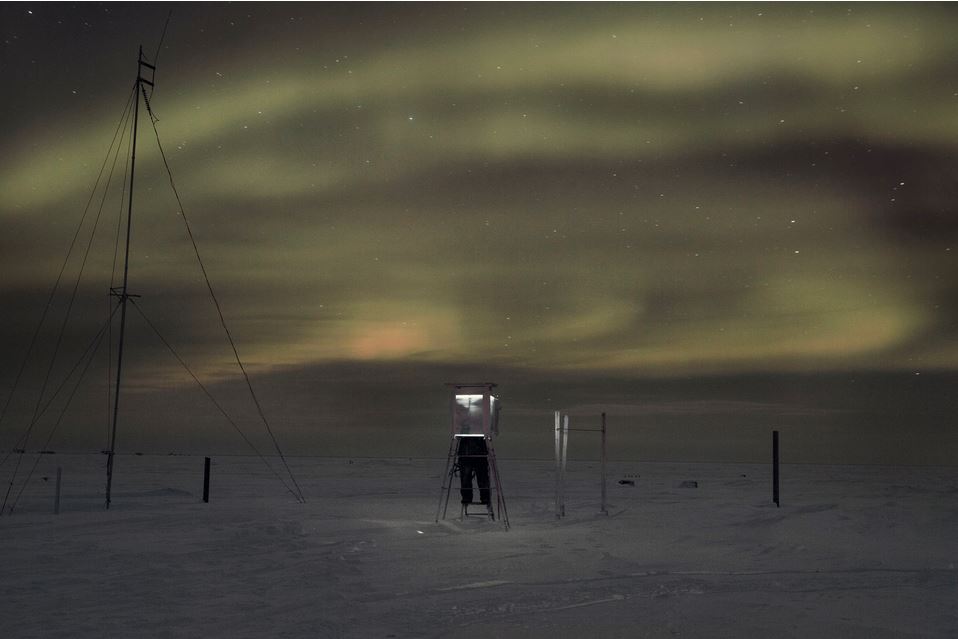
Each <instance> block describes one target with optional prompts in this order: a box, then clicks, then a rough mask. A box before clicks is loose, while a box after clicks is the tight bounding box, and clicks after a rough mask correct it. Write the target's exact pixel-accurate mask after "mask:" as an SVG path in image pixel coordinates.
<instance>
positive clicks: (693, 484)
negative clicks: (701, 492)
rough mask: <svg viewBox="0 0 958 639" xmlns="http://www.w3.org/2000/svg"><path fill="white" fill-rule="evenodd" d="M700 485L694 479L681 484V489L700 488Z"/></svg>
mask: <svg viewBox="0 0 958 639" xmlns="http://www.w3.org/2000/svg"><path fill="white" fill-rule="evenodd" d="M698 487H699V483H698V482H697V481H695V480H693V479H686V480H685V481H683V482H681V483H679V488H698Z"/></svg>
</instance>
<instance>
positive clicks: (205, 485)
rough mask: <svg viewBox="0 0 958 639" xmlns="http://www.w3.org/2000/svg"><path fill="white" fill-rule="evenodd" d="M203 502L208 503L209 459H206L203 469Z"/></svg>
mask: <svg viewBox="0 0 958 639" xmlns="http://www.w3.org/2000/svg"><path fill="white" fill-rule="evenodd" d="M203 501H204V502H205V503H207V504H208V503H210V458H209V457H207V458H206V464H205V466H204V468H203Z"/></svg>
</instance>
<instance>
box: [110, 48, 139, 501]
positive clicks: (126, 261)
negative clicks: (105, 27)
mask: <svg viewBox="0 0 958 639" xmlns="http://www.w3.org/2000/svg"><path fill="white" fill-rule="evenodd" d="M141 62H143V47H142V46H141V47H140V54H139V57H138V58H137V62H136V87H135V91H134V93H135V94H134V96H133V141H132V146H131V152H130V195H129V201H128V206H127V213H126V251H125V253H124V258H123V289H122V292H121V293H120V304H121V305H122V308H121V309H120V341H119V346H118V347H117V355H116V391H115V392H114V397H113V428H112V429H111V430H110V452H109V454H108V455H109V456H108V457H107V461H106V507H107V509H109V508H110V497H111V494H112V489H113V457H114V455H115V454H116V422H117V415H118V413H119V411H120V380H121V379H122V373H123V338H124V334H125V332H126V303H127V301H128V299H129V295H128V294H127V284H128V283H129V279H130V235H131V231H132V227H133V174H134V172H135V169H136V131H137V129H138V128H139V126H138V125H139V122H140V88H141V87H142V86H143V85H142V84H141V83H140V68H141V67H140V63H141Z"/></svg>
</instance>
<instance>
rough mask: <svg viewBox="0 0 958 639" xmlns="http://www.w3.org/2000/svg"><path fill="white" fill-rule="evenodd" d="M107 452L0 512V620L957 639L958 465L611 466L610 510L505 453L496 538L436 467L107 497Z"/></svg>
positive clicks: (15, 624)
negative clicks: (505, 515) (57, 499)
mask: <svg viewBox="0 0 958 639" xmlns="http://www.w3.org/2000/svg"><path fill="white" fill-rule="evenodd" d="M104 462H105V459H104V458H102V457H100V456H64V455H59V456H54V455H45V456H44V457H43V459H42V462H41V465H40V467H39V468H38V473H37V474H36V475H35V476H34V478H33V480H32V481H31V483H30V485H29V486H28V488H27V490H26V491H25V492H24V494H23V497H22V498H21V500H20V502H19V503H18V505H17V510H16V512H15V513H14V514H13V516H3V517H2V518H0V548H2V553H3V555H2V566H0V637H3V638H6V639H12V638H20V637H71V638H83V637H97V638H102V637H465V638H469V637H523V638H533V637H548V638H550V639H555V638H560V637H596V638H597V637H630V638H631V637H673V636H684V637H709V638H717V637H841V638H843V639H845V638H855V637H861V638H869V639H872V638H879V639H880V638H883V637H958V606H956V602H958V568H956V564H958V468H953V467H952V468H947V467H925V468H919V467H868V466H812V465H785V466H783V469H782V507H781V508H776V507H775V506H774V505H773V504H772V503H771V488H770V475H771V470H770V468H769V467H768V466H762V465H749V464H682V463H648V462H615V463H611V464H610V475H609V476H610V481H609V515H608V516H604V515H600V514H598V510H599V489H598V466H597V464H595V463H588V462H570V473H569V481H568V497H567V506H566V513H567V516H566V517H565V518H564V519H562V520H557V519H556V517H555V513H554V504H553V487H554V475H553V470H552V465H551V463H549V462H542V461H520V460H508V459H505V460H501V461H500V467H501V471H502V476H503V485H504V490H505V495H506V498H507V504H508V507H509V515H510V518H511V523H512V527H511V529H510V530H509V531H508V532H506V531H504V530H503V528H502V526H500V525H499V523H498V522H489V521H483V520H472V519H469V520H466V521H464V522H461V521H459V520H458V506H457V505H456V504H455V503H451V504H450V516H451V517H452V518H450V519H448V520H445V521H442V522H440V523H438V524H437V523H436V522H435V521H434V516H435V512H436V505H437V498H438V495H439V475H440V473H441V471H442V466H443V463H444V460H407V459H390V460H381V459H376V460H373V459H355V460H347V459H308V458H294V459H291V460H290V463H291V465H292V467H293V469H294V471H295V472H296V474H297V478H298V479H299V481H300V483H301V485H302V487H303V490H304V492H305V493H306V496H307V498H308V502H307V503H306V504H299V503H297V502H296V501H295V500H294V499H293V498H292V496H291V495H290V494H289V493H286V492H285V491H284V489H283V487H282V485H280V484H279V482H278V481H277V480H276V479H275V478H274V477H272V475H271V474H270V473H269V471H267V470H266V469H265V468H264V466H263V464H262V462H261V461H260V460H258V459H255V458H241V457H223V458H216V459H214V464H213V477H212V498H211V503H209V504H204V503H202V501H201V494H202V468H203V459H202V458H197V457H150V456H144V457H134V456H123V457H119V458H118V460H117V464H116V479H115V483H114V503H113V507H112V508H111V509H110V511H108V512H106V511H104V510H103V508H102V500H103V482H104V476H103V466H104ZM10 464H11V462H10V461H8V462H7V464H6V465H5V466H4V468H3V471H4V477H8V476H9V472H10V469H11V466H10ZM57 466H62V467H63V499H62V507H61V510H62V512H61V514H60V515H53V514H52V509H53V495H54V480H55V475H56V470H55V469H56V467H57ZM44 478H46V479H44ZM626 478H628V479H633V480H634V482H635V485H634V486H629V485H622V484H619V483H618V480H619V479H626ZM686 481H696V482H698V487H697V488H689V487H683V482H686ZM4 488H5V487H4ZM454 500H455V493H453V501H454Z"/></svg>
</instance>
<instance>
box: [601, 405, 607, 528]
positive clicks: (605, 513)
mask: <svg viewBox="0 0 958 639" xmlns="http://www.w3.org/2000/svg"><path fill="white" fill-rule="evenodd" d="M605 467H606V452H605V413H602V505H601V506H600V508H599V512H601V513H602V514H603V515H608V514H609V509H608V508H607V507H606V503H605V497H606V494H605V493H606V491H605V484H606V481H605V480H606V472H605Z"/></svg>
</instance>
